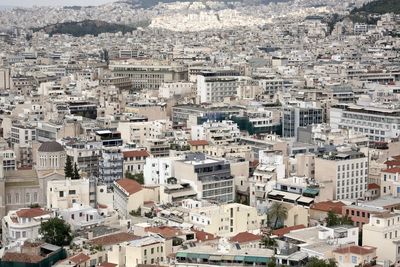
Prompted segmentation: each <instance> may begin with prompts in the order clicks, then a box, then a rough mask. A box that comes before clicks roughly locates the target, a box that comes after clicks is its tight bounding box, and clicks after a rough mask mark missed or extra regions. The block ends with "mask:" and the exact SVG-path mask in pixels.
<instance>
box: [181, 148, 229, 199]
mask: <svg viewBox="0 0 400 267" xmlns="http://www.w3.org/2000/svg"><path fill="white" fill-rule="evenodd" d="M174 172H175V177H176V178H177V179H178V181H181V182H187V183H189V184H190V185H191V186H192V188H193V189H194V190H195V191H196V192H197V196H198V198H202V199H208V200H212V201H218V202H222V203H227V202H233V201H234V199H235V184H234V180H233V176H232V174H231V170H230V163H229V162H228V161H225V160H216V159H212V158H206V156H205V155H204V154H201V153H194V154H187V155H186V158H185V159H184V160H178V161H175V162H174Z"/></svg>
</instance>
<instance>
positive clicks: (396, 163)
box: [385, 160, 400, 166]
mask: <svg viewBox="0 0 400 267" xmlns="http://www.w3.org/2000/svg"><path fill="white" fill-rule="evenodd" d="M385 164H386V165H388V166H400V160H388V161H385Z"/></svg>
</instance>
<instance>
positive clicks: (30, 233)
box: [2, 208, 51, 245]
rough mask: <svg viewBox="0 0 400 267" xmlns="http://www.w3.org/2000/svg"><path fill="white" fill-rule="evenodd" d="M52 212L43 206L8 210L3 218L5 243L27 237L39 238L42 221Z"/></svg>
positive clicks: (48, 217) (49, 216)
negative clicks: (42, 207)
mask: <svg viewBox="0 0 400 267" xmlns="http://www.w3.org/2000/svg"><path fill="white" fill-rule="evenodd" d="M50 218H51V213H50V212H48V211H46V210H44V209H41V208H23V209H19V210H13V211H10V212H8V214H7V215H6V216H4V217H3V219H2V236H3V245H6V244H9V243H12V242H15V241H18V240H26V239H37V238H38V237H39V229H40V224H41V222H42V221H46V220H48V219H50Z"/></svg>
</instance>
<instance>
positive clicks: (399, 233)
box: [362, 213, 400, 266]
mask: <svg viewBox="0 0 400 267" xmlns="http://www.w3.org/2000/svg"><path fill="white" fill-rule="evenodd" d="M362 234H363V245H364V246H376V247H377V250H376V255H377V257H378V260H383V261H385V260H386V261H390V263H391V264H395V265H396V266H397V265H398V264H400V243H399V241H398V240H399V238H400V214H397V213H392V214H374V215H371V217H370V219H369V223H368V224H364V226H363V231H362ZM377 244H378V245H377Z"/></svg>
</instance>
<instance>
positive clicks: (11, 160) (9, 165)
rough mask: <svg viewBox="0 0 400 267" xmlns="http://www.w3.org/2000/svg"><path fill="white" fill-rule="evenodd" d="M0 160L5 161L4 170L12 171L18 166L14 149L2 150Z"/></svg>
mask: <svg viewBox="0 0 400 267" xmlns="http://www.w3.org/2000/svg"><path fill="white" fill-rule="evenodd" d="M0 160H2V161H3V170H4V171H12V170H15V169H16V168H17V157H16V156H15V152H14V150H12V149H6V150H1V151H0Z"/></svg>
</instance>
